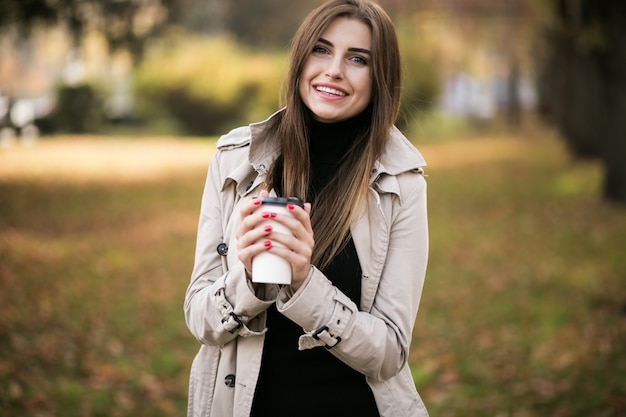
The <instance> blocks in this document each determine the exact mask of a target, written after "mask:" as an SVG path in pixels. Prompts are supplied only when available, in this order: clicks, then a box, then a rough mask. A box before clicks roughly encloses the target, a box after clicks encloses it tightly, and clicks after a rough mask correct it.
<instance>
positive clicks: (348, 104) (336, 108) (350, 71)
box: [298, 17, 372, 123]
mask: <svg viewBox="0 0 626 417" xmlns="http://www.w3.org/2000/svg"><path fill="white" fill-rule="evenodd" d="M371 45H372V34H371V32H370V29H369V27H368V26H367V25H366V24H364V23H363V22H361V21H359V20H355V19H348V18H344V17H340V18H337V19H335V20H334V21H332V22H331V24H330V26H328V28H327V29H326V30H325V31H324V32H323V33H322V35H321V37H320V38H319V39H318V40H317V42H316V44H315V46H314V48H313V50H312V51H311V54H310V55H309V57H308V58H307V60H306V61H305V63H304V67H303V68H302V72H301V74H300V82H299V85H298V89H299V92H300V97H301V98H302V101H303V102H304V104H305V105H306V106H307V107H308V108H309V110H311V112H312V113H313V116H314V117H315V119H316V120H319V121H321V122H327V123H331V122H339V121H342V120H346V119H349V118H350V117H353V116H356V115H357V114H359V113H361V112H362V111H363V110H365V108H366V107H367V105H368V104H369V103H370V100H371V98H372V75H371V70H370V63H371V59H372V56H371V48H372V47H371Z"/></svg>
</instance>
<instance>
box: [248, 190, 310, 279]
mask: <svg viewBox="0 0 626 417" xmlns="http://www.w3.org/2000/svg"><path fill="white" fill-rule="evenodd" d="M261 204H262V206H265V207H263V209H262V210H264V211H267V212H269V213H277V214H280V215H281V216H282V215H289V216H292V214H291V212H290V211H289V210H288V209H287V204H294V205H296V206H300V207H304V204H303V203H302V200H300V199H299V198H296V197H262V198H261ZM266 226H271V227H272V232H280V233H286V234H288V233H291V232H290V231H289V229H287V228H286V227H285V226H283V225H282V224H280V223H278V222H275V221H273V220H271V217H270V219H268V221H267V222H265V223H263V224H262V225H261V227H266ZM274 245H275V246H281V244H280V243H276V242H274ZM252 282H255V283H263V284H291V264H290V263H289V262H288V261H287V260H285V259H284V258H282V257H280V256H278V255H275V254H273V253H270V252H261V253H259V254H258V255H256V256H255V257H254V258H253V259H252Z"/></svg>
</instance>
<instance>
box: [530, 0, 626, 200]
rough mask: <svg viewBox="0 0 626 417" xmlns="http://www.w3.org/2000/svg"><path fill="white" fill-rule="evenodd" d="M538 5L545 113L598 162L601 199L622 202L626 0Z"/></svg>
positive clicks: (625, 185) (579, 151)
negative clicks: (541, 24) (600, 165)
mask: <svg viewBox="0 0 626 417" xmlns="http://www.w3.org/2000/svg"><path fill="white" fill-rule="evenodd" d="M542 3H543V7H545V11H546V12H547V15H548V16H549V17H550V19H549V20H546V24H545V27H544V37H543V39H544V40H545V48H544V56H543V57H542V59H541V65H540V70H539V73H540V74H539V93H540V96H541V102H542V106H543V108H544V110H545V112H544V113H545V114H546V115H547V117H548V118H549V120H550V121H552V122H553V123H554V124H555V125H556V126H557V127H558V128H559V129H560V131H561V132H562V134H563V136H564V138H565V140H566V141H567V143H568V145H569V147H570V149H571V150H572V151H573V152H574V153H575V154H576V155H578V156H582V157H595V158H600V159H601V160H602V161H603V163H604V166H605V179H604V197H605V198H607V199H609V200H612V201H617V202H621V203H626V117H624V116H625V115H626V48H625V47H624V45H626V2H623V1H613V0H551V1H550V2H542Z"/></svg>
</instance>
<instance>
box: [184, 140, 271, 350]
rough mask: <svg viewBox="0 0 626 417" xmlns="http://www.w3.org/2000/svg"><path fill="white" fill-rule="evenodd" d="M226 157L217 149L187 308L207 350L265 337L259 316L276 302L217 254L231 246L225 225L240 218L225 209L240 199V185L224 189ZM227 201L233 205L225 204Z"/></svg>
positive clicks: (194, 330)
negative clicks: (240, 338) (237, 340)
mask: <svg viewBox="0 0 626 417" xmlns="http://www.w3.org/2000/svg"><path fill="white" fill-rule="evenodd" d="M227 152H228V151H220V150H218V151H217V152H216V154H215V155H214V156H213V158H212V160H211V163H210V165H209V170H208V174H207V179H206V183H205V187H204V192H203V194H202V203H201V210H200V220H199V223H198V235H197V239H196V251H195V260H194V267H193V271H192V274H191V282H190V284H189V286H188V288H187V292H186V294H185V303H184V313H185V321H186V323H187V327H188V328H189V330H190V331H191V333H192V334H193V335H194V336H195V337H196V339H198V340H199V341H200V342H201V343H204V344H208V345H221V344H224V343H227V342H229V341H231V340H232V339H234V338H235V337H237V336H244V337H246V336H249V335H254V334H260V333H263V331H264V330H263V329H262V327H261V325H260V323H259V322H258V320H260V318H259V314H260V313H261V312H263V311H265V310H266V309H267V308H268V307H269V306H270V305H271V304H272V303H273V302H274V301H273V299H271V296H270V297H269V298H270V299H269V300H267V299H265V298H266V297H264V294H259V293H256V294H255V292H254V291H253V289H252V286H251V285H250V284H249V283H248V281H247V279H246V277H245V271H244V268H243V265H242V264H241V262H235V263H234V265H233V266H232V268H230V270H228V266H227V263H226V257H225V256H224V253H223V252H222V253H220V251H219V250H218V245H220V244H222V243H225V241H226V239H225V236H224V230H225V227H224V225H225V224H226V223H227V222H228V221H229V218H230V216H238V215H239V213H238V212H237V210H236V208H235V209H234V210H233V211H232V212H226V211H228V210H227V209H225V207H233V204H232V201H233V200H234V199H235V196H236V191H235V187H236V184H235V183H231V184H228V185H226V186H224V187H222V184H224V177H223V175H222V174H221V172H220V169H221V168H222V166H221V165H222V164H223V161H222V160H223V159H224V158H225V157H224V154H225V153H227ZM226 165H228V164H226ZM228 199H230V203H231V204H224V202H225V201H228ZM222 247H223V246H222ZM261 291H265V289H262V290H261ZM264 299H265V300H264ZM251 329H256V331H255V330H251Z"/></svg>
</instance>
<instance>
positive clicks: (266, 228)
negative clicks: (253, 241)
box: [263, 226, 272, 233]
mask: <svg viewBox="0 0 626 417" xmlns="http://www.w3.org/2000/svg"><path fill="white" fill-rule="evenodd" d="M263 230H265V231H266V232H267V233H269V232H271V231H272V226H265V228H264V229H263Z"/></svg>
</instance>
